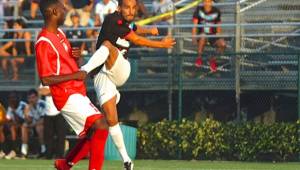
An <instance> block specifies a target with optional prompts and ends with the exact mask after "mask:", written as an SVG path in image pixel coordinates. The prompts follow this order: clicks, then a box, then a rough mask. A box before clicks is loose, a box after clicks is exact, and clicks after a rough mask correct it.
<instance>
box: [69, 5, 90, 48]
mask: <svg viewBox="0 0 300 170" xmlns="http://www.w3.org/2000/svg"><path fill="white" fill-rule="evenodd" d="M71 20H72V26H71V28H73V29H74V30H68V31H67V33H66V34H67V37H68V39H71V40H78V39H82V38H86V33H85V31H84V30H80V29H78V28H80V27H81V26H80V16H79V14H78V13H77V12H76V11H73V12H72V14H71ZM71 46H72V47H73V48H74V47H76V48H79V49H80V51H81V53H82V52H83V51H84V50H85V42H82V41H73V42H71Z"/></svg>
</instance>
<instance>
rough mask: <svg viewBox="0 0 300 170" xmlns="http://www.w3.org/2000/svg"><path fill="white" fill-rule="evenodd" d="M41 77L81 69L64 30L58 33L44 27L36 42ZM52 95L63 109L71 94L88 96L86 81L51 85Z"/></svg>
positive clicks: (57, 106)
mask: <svg viewBox="0 0 300 170" xmlns="http://www.w3.org/2000/svg"><path fill="white" fill-rule="evenodd" d="M35 53H36V62H37V68H38V73H39V77H40V78H43V77H47V76H51V75H66V74H72V73H75V72H77V71H78V70H79V68H78V65H77V63H76V61H75V59H74V58H73V57H72V50H71V45H70V42H69V41H68V39H67V38H66V36H65V34H64V33H63V32H62V30H60V29H58V34H54V33H51V32H49V31H47V30H46V29H42V31H41V32H40V34H39V36H38V38H37V42H36V44H35ZM49 87H50V91H51V95H52V97H53V101H54V104H55V106H56V108H57V109H58V110H61V109H62V108H63V107H64V105H65V103H66V102H67V100H68V98H69V96H70V95H72V94H75V93H79V94H82V95H84V96H86V88H85V84H84V81H80V80H70V81H66V82H62V83H58V84H55V85H50V86H49Z"/></svg>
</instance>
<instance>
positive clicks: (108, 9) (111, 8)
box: [95, 0, 118, 23]
mask: <svg viewBox="0 0 300 170" xmlns="http://www.w3.org/2000/svg"><path fill="white" fill-rule="evenodd" d="M117 7H118V3H116V2H114V1H112V0H110V1H109V2H108V3H107V4H103V2H99V3H97V4H96V7H95V13H96V14H98V15H99V17H100V21H101V23H103V21H104V18H105V16H106V15H108V14H112V13H114V12H115V11H116V10H117Z"/></svg>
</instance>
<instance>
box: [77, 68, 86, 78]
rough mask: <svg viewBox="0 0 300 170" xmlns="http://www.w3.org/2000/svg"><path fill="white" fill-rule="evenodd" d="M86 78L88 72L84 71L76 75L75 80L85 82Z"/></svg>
mask: <svg viewBox="0 0 300 170" xmlns="http://www.w3.org/2000/svg"><path fill="white" fill-rule="evenodd" d="M86 76H87V72H86V71H83V70H81V71H78V72H77V73H75V79H77V80H85V78H86Z"/></svg>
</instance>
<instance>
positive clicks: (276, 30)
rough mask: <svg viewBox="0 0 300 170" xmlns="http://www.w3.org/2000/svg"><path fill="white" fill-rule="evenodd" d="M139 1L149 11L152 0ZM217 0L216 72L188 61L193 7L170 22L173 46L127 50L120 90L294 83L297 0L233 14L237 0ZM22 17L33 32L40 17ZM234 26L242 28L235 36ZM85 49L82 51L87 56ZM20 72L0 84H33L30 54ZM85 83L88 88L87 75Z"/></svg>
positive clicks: (250, 1) (255, 3)
mask: <svg viewBox="0 0 300 170" xmlns="http://www.w3.org/2000/svg"><path fill="white" fill-rule="evenodd" d="M144 2H145V4H146V6H147V8H148V9H149V10H150V11H151V2H152V1H150V0H147V1H144ZM189 2H192V0H187V1H186V2H184V3H183V4H181V6H183V5H184V4H188V3H189ZM217 2H218V3H217V6H218V7H219V8H220V9H221V11H222V20H223V22H222V28H223V34H222V35H221V36H223V37H225V39H226V42H227V45H228V48H227V49H226V53H225V54H224V55H222V56H220V57H219V61H218V62H219V66H220V68H219V71H218V72H217V73H211V72H209V70H208V69H207V68H206V67H203V68H201V69H197V68H195V67H194V65H193V63H194V59H195V57H196V46H194V45H192V43H191V38H192V37H191V28H192V25H191V24H192V23H191V18H192V13H193V10H194V8H193V9H190V10H188V11H185V12H183V13H181V14H179V15H177V16H176V22H175V24H174V25H171V26H170V27H171V28H172V29H173V36H174V37H175V38H176V40H177V46H176V48H174V49H173V50H172V51H168V52H167V51H159V50H153V49H145V48H133V49H132V50H131V53H132V54H129V58H130V62H131V64H132V73H131V76H130V79H129V81H128V82H127V83H126V84H125V86H123V87H122V88H121V90H124V91H137V90H168V89H170V88H172V89H178V88H183V89H184V90H207V89H211V90H233V89H235V83H236V77H240V81H241V84H240V85H241V89H245V90H258V89H260V90H295V89H297V83H298V81H297V80H298V71H299V69H298V58H299V55H300V54H299V50H300V44H299V35H300V31H299V30H300V27H299V26H300V21H299V18H300V13H299V12H298V11H297V10H296V9H298V8H297V7H299V6H300V1H299V2H298V1H293V0H287V1H282V0H265V1H261V0H243V1H241V4H240V9H241V11H239V12H238V14H237V11H236V1H234V0H222V1H217ZM236 15H240V18H241V20H240V21H236V19H235V18H236ZM24 19H25V18H24ZM26 22H28V23H30V24H31V25H32V27H33V28H31V32H32V33H34V35H36V33H37V32H38V30H39V27H40V24H41V23H42V21H41V20H34V21H31V20H27V19H26ZM237 26H240V29H241V36H240V37H236V29H237ZM1 32H3V30H0V33H1ZM236 39H239V40H240V41H241V43H240V44H241V47H240V49H237V48H236V46H235V41H236ZM32 41H33V42H34V38H33V40H32ZM86 41H95V40H86ZM214 50H215V49H214V48H213V47H211V46H207V47H206V50H205V51H206V54H205V55H206V56H209V55H214ZM90 55H91V54H88V55H87V56H85V58H86V60H87V59H88V58H89V56H90ZM237 57H239V58H240V61H241V63H240V65H239V69H240V72H238V73H237V72H236V65H235V63H236V58H237ZM20 73H21V75H20V80H18V81H10V80H4V79H3V75H2V74H0V90H1V91H10V90H15V89H18V90H27V89H29V88H32V87H35V86H37V85H38V84H39V80H38V77H37V75H36V71H35V62H34V56H31V57H28V58H27V59H26V62H25V64H24V65H22V66H21V69H20ZM237 74H238V76H237ZM88 87H89V89H92V83H91V81H90V80H89V81H88Z"/></svg>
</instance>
